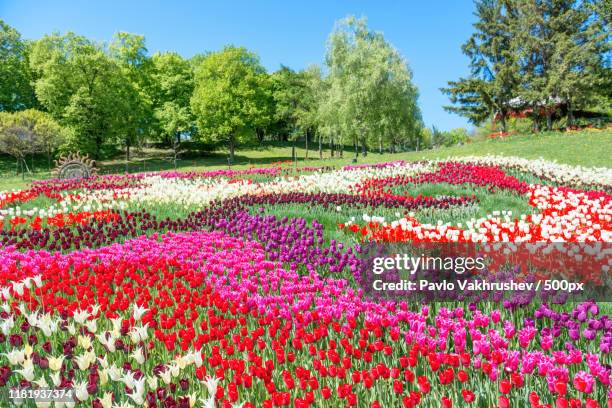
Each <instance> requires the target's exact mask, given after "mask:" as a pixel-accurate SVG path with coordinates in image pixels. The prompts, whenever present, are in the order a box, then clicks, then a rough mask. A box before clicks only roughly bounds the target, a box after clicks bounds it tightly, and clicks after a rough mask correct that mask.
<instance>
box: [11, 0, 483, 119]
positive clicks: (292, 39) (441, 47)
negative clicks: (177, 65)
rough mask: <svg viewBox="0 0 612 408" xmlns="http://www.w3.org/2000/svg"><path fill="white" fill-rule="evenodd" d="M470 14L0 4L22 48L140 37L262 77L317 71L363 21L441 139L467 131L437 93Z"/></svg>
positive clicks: (419, 1)
mask: <svg viewBox="0 0 612 408" xmlns="http://www.w3.org/2000/svg"><path fill="white" fill-rule="evenodd" d="M472 13H473V5H472V0H445V1H443V0H396V1H391V0H390V1H380V0H379V1H373V0H371V1H362V0H337V1H332V0H329V1H324V0H321V1H319V0H306V1H297V0H295V1H290V0H287V1H264V0H261V1H256V0H250V1H249V0H244V1H242V0H241V1H238V0H233V1H224V0H217V1H204V0H174V1H171V0H168V1H155V0H151V1H145V0H80V1H79V0H47V1H43V0H0V18H2V19H3V20H5V21H6V22H7V23H8V24H9V25H11V26H13V27H15V28H16V29H17V30H18V31H19V32H21V34H22V36H23V37H24V38H27V39H35V38H39V37H41V36H42V35H43V34H46V33H51V32H53V31H59V32H65V31H74V32H76V33H78V34H81V35H85V36H86V37H89V38H92V39H95V40H98V41H109V40H110V39H111V37H112V35H113V34H114V33H115V32H117V31H128V32H131V33H137V34H142V35H144V36H145V37H146V41H147V48H148V49H149V52H151V53H154V52H156V51H170V50H173V51H177V52H178V53H180V54H181V55H183V56H185V57H191V56H192V55H193V54H195V53H199V52H203V51H213V50H218V49H220V48H222V47H223V46H224V45H226V44H234V45H242V46H245V47H247V48H249V49H250V50H252V51H255V52H257V53H258V54H259V56H260V58H261V62H262V64H263V65H264V66H265V67H266V68H267V69H268V71H274V70H276V69H278V68H279V66H280V64H284V65H287V66H289V67H291V68H294V69H301V68H304V67H306V66H308V65H310V64H313V63H318V64H321V63H322V62H323V58H324V54H325V42H326V39H327V36H328V35H329V33H330V31H331V30H332V28H333V26H334V21H336V20H338V19H341V18H343V17H345V16H347V15H349V14H352V15H355V16H358V17H361V16H366V17H367V18H368V25H369V27H370V28H371V29H373V30H376V31H381V32H383V33H384V35H385V38H386V39H387V41H389V42H391V43H392V44H393V45H394V46H395V47H396V48H397V49H398V50H399V51H400V52H401V54H402V55H403V56H404V57H405V58H406V59H407V60H408V63H409V65H410V67H411V69H412V71H413V74H414V82H415V83H416V85H417V87H418V88H419V93H420V98H419V104H420V106H421V110H422V112H423V119H424V120H425V123H426V125H428V126H431V125H435V126H436V127H438V128H441V129H451V128H454V127H460V126H468V124H467V121H466V120H465V119H464V118H462V117H459V116H457V115H454V114H450V113H447V112H445V111H444V110H443V109H442V106H443V105H445V104H448V103H449V102H448V99H447V97H446V96H445V95H443V94H442V93H441V92H440V91H439V88H440V87H442V86H444V85H446V82H447V81H448V80H453V79H457V78H459V77H460V76H464V75H466V74H467V73H468V69H467V63H468V60H467V58H466V57H465V56H464V55H463V54H462V53H461V48H460V47H461V44H462V43H463V42H464V41H465V40H466V39H467V38H468V36H469V35H470V33H471V31H472V23H473V21H474V16H473V14H472Z"/></svg>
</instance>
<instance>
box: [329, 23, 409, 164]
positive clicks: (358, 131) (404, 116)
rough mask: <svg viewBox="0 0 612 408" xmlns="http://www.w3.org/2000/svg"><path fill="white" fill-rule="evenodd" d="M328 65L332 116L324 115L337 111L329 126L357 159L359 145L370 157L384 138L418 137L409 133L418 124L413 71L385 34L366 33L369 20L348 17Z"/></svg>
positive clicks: (332, 40)
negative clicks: (372, 147)
mask: <svg viewBox="0 0 612 408" xmlns="http://www.w3.org/2000/svg"><path fill="white" fill-rule="evenodd" d="M326 64H327V66H328V69H329V78H328V80H329V81H330V85H329V88H328V93H327V95H328V97H329V100H328V101H327V103H325V105H326V106H327V108H326V110H327V111H328V112H327V114H324V115H323V116H324V117H326V118H330V113H331V112H330V110H329V109H330V108H331V107H332V106H334V105H335V106H336V107H337V111H336V118H335V119H333V120H334V122H335V123H333V124H331V126H330V127H331V128H333V129H334V131H340V132H342V133H343V135H344V138H345V139H348V140H351V141H352V144H353V146H354V149H355V160H356V159H357V158H358V156H359V147H360V146H361V149H362V151H363V153H364V154H366V152H367V146H368V144H372V143H375V142H378V143H379V144H381V145H382V141H383V138H384V137H387V138H390V135H392V134H394V135H395V137H399V136H400V135H401V137H402V140H403V139H404V138H406V137H408V138H410V137H414V135H411V134H408V133H409V132H407V131H406V129H410V128H412V129H416V128H418V126H416V123H418V122H419V121H420V114H419V110H418V107H417V103H416V100H417V92H416V87H414V85H413V84H412V82H411V73H410V70H409V68H408V66H407V64H406V62H405V60H404V59H403V58H402V57H401V55H400V54H399V53H398V52H397V50H396V49H395V48H393V46H391V45H390V44H389V43H387V42H386V41H385V39H384V37H383V35H382V34H381V33H378V32H373V31H371V30H369V29H368V27H367V24H366V20H365V19H356V18H354V17H348V18H346V19H344V20H341V21H340V22H339V23H338V24H337V25H336V27H335V29H334V31H333V32H332V34H331V35H330V38H329V40H328V50H327V54H326ZM398 113H399V114H400V117H401V121H400V122H398V121H397V119H398V116H397V115H398ZM413 125H414V126H413ZM389 142H390V143H391V144H393V143H394V142H397V139H396V140H395V141H394V140H390V141H389Z"/></svg>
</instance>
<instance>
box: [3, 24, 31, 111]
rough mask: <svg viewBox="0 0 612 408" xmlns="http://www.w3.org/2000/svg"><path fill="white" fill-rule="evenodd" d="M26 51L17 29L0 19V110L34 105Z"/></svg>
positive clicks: (26, 46) (27, 48)
mask: <svg viewBox="0 0 612 408" xmlns="http://www.w3.org/2000/svg"><path fill="white" fill-rule="evenodd" d="M28 53H29V47H28V45H27V44H26V43H25V42H24V41H23V40H22V39H21V35H20V34H19V33H18V32H17V30H15V29H14V28H12V27H10V26H9V25H8V24H6V23H5V22H4V21H3V20H2V19H0V111H8V112H13V111H17V110H21V109H27V108H30V107H34V106H36V96H35V95H34V89H33V88H32V86H31V85H30V81H31V79H32V75H31V74H32V73H31V71H30V67H29V66H28Z"/></svg>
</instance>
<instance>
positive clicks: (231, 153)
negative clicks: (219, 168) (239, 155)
mask: <svg viewBox="0 0 612 408" xmlns="http://www.w3.org/2000/svg"><path fill="white" fill-rule="evenodd" d="M235 152H236V140H235V138H234V134H233V133H232V134H230V137H229V161H230V162H229V164H230V165H232V164H234V154H235Z"/></svg>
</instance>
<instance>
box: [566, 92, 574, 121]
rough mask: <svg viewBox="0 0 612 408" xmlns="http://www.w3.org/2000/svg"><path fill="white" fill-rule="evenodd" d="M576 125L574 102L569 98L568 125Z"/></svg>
mask: <svg viewBox="0 0 612 408" xmlns="http://www.w3.org/2000/svg"><path fill="white" fill-rule="evenodd" d="M573 125H574V111H573V110H572V102H571V101H570V100H569V99H568V100H567V127H571V126H573Z"/></svg>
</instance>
